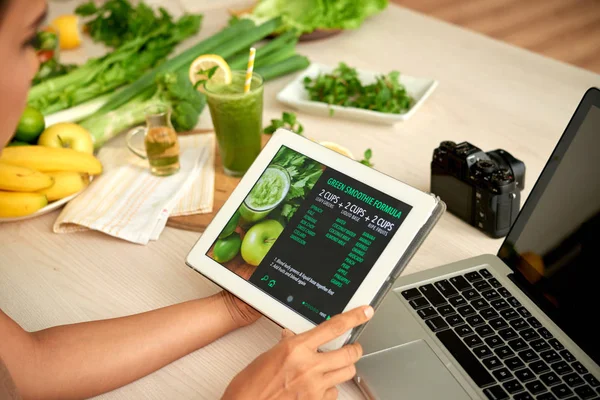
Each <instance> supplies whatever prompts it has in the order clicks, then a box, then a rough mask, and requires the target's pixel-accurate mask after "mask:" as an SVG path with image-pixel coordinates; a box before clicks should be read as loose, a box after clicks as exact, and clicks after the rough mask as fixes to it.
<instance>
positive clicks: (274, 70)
mask: <svg viewBox="0 0 600 400" xmlns="http://www.w3.org/2000/svg"><path fill="white" fill-rule="evenodd" d="M309 65H310V61H309V60H308V58H307V57H305V56H301V55H298V54H296V55H295V56H292V57H290V58H288V59H286V60H283V61H280V62H278V63H276V64H271V65H265V66H262V67H260V68H256V69H255V71H256V72H257V73H258V74H259V75H261V76H262V77H263V79H264V80H265V81H268V80H271V79H275V78H278V77H280V76H282V75H286V74H289V73H292V72H295V71H299V70H301V69H305V68H307V67H308V66H309Z"/></svg>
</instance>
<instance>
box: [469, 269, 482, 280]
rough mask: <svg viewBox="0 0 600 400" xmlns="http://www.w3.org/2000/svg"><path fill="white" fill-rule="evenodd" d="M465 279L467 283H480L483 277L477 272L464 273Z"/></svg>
mask: <svg viewBox="0 0 600 400" xmlns="http://www.w3.org/2000/svg"><path fill="white" fill-rule="evenodd" d="M465 278H467V280H468V281H469V282H475V281H480V280H482V279H483V277H482V276H481V275H479V272H477V271H473V272H468V273H466V274H465Z"/></svg>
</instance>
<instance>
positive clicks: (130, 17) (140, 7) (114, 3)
mask: <svg viewBox="0 0 600 400" xmlns="http://www.w3.org/2000/svg"><path fill="white" fill-rule="evenodd" d="M75 13H76V14H77V15H79V16H81V17H84V18H86V17H87V18H88V19H87V21H86V22H85V23H84V30H85V31H87V33H88V34H89V35H90V36H91V38H92V39H93V40H94V41H95V42H100V43H104V44H105V45H107V46H109V47H119V46H121V45H122V44H123V43H125V42H128V41H130V40H133V39H135V38H137V37H140V36H146V35H148V34H150V33H151V32H153V31H155V30H157V29H160V28H162V27H166V29H167V30H170V29H174V28H175V26H176V25H177V23H178V22H175V21H174V19H173V16H172V15H171V14H169V12H168V11H167V10H166V9H164V8H162V7H159V8H158V15H157V13H156V12H155V10H154V9H153V8H152V7H150V6H149V5H147V4H146V3H144V2H143V1H141V2H139V3H138V4H137V5H132V4H131V3H130V2H129V1H128V0H108V1H106V2H104V3H103V4H102V5H100V6H96V4H95V2H94V1H93V0H91V1H89V2H87V3H84V4H82V5H80V6H78V7H77V8H76V9H75ZM182 18H183V19H189V18H192V19H193V20H194V23H195V21H197V22H198V24H199V23H200V19H201V16H200V15H194V16H191V15H186V16H183V17H182Z"/></svg>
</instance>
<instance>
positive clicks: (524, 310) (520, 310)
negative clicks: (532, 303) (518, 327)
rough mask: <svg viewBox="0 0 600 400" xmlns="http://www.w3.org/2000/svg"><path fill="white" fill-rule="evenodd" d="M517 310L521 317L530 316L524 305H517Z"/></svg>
mask: <svg viewBox="0 0 600 400" xmlns="http://www.w3.org/2000/svg"><path fill="white" fill-rule="evenodd" d="M517 311H518V312H519V314H521V317H523V318H529V317H531V313H530V312H529V310H527V309H526V308H525V307H519V308H517Z"/></svg>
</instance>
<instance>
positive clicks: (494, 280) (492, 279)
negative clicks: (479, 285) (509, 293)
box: [488, 278, 502, 289]
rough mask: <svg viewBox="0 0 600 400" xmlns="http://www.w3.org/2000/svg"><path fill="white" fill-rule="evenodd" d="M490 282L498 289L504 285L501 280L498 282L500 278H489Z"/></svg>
mask: <svg viewBox="0 0 600 400" xmlns="http://www.w3.org/2000/svg"><path fill="white" fill-rule="evenodd" d="M488 282H489V283H490V285H492V287H494V288H496V289H497V288H500V287H502V284H501V283H500V282H498V279H496V278H491V279H488Z"/></svg>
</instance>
